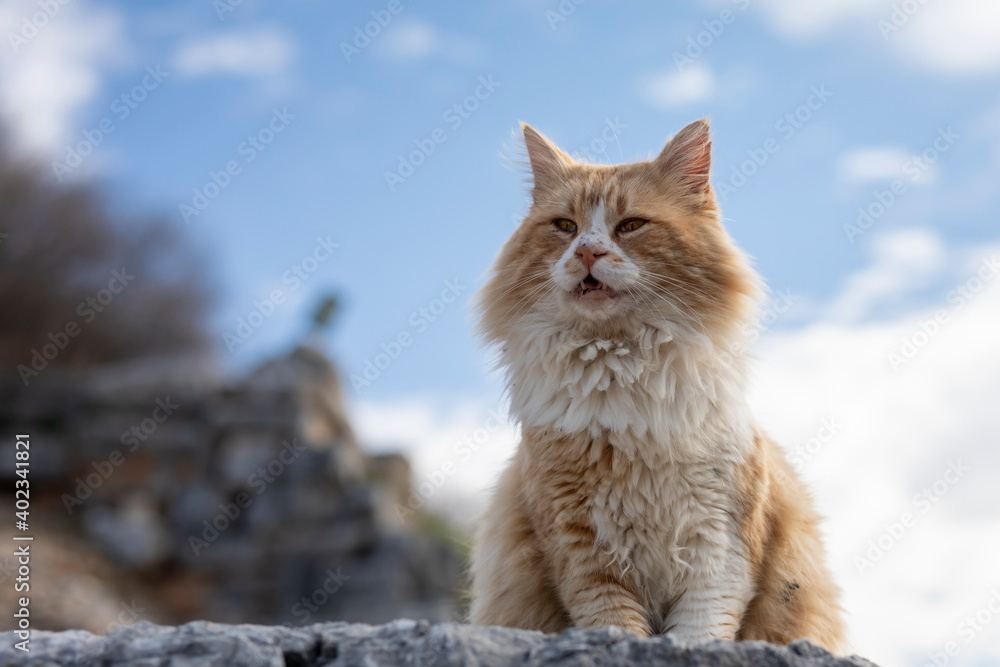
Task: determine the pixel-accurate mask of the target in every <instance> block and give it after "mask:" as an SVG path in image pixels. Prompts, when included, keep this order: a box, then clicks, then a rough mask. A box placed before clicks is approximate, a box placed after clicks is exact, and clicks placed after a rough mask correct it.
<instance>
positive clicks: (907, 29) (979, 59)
mask: <svg viewBox="0 0 1000 667" xmlns="http://www.w3.org/2000/svg"><path fill="white" fill-rule="evenodd" d="M890 40H891V41H893V42H896V43H897V46H898V48H899V50H900V51H901V52H902V53H903V54H904V55H905V56H907V57H908V58H910V59H912V60H914V61H915V62H918V63H920V64H921V65H923V66H925V67H927V68H928V69H932V70H936V71H940V72H944V73H949V74H966V73H973V74H978V73H986V72H992V71H996V70H997V69H1000V3H997V2H996V1H995V0H950V1H949V2H930V3H928V4H927V5H926V6H925V7H923V8H921V9H920V11H919V12H918V13H917V14H916V15H915V16H914V18H913V20H912V21H911V22H910V24H907V25H904V26H902V27H901V28H900V29H899V31H898V32H894V33H891V34H890Z"/></svg>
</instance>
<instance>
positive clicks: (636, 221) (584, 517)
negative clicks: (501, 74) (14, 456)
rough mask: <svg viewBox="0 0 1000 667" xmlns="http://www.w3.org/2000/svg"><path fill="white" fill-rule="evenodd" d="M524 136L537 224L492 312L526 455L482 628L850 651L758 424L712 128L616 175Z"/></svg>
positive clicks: (486, 549) (740, 258) (481, 547)
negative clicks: (799, 643) (603, 630)
mask: <svg viewBox="0 0 1000 667" xmlns="http://www.w3.org/2000/svg"><path fill="white" fill-rule="evenodd" d="M522 129H523V131H524V140H525V145H526V148H527V153H528V159H529V161H530V165H531V172H532V181H533V186H532V193H531V194H532V205H531V209H530V211H529V213H528V215H527V217H526V218H525V219H524V221H523V222H522V223H521V225H520V226H519V227H518V229H517V230H516V231H515V232H514V234H513V236H512V237H511V238H510V239H509V240H508V241H507V243H506V244H505V245H504V247H503V249H502V250H501V251H500V255H499V257H498V258H497V260H496V264H495V265H494V267H493V274H492V276H491V278H490V280H489V281H488V283H487V284H486V285H485V286H484V288H483V289H482V291H481V292H480V294H479V301H478V307H479V311H480V313H481V317H482V319H481V330H482V332H483V335H484V337H485V338H486V340H487V341H488V342H489V343H490V344H491V345H495V346H496V348H497V350H498V355H499V362H500V366H501V367H502V368H503V370H504V371H505V376H506V381H507V389H508V393H509V396H510V400H511V412H512V414H513V416H514V417H515V418H516V419H517V420H518V421H519V422H520V424H521V430H522V440H521V443H520V445H519V448H518V451H517V453H516V454H515V456H514V458H513V460H512V461H511V463H510V465H509V467H508V468H507V469H506V471H504V473H503V474H502V476H501V478H500V481H499V483H498V487H497V489H496V493H495V495H494V497H493V499H492V501H491V504H490V506H489V507H488V509H487V511H486V514H485V517H484V518H483V520H482V523H481V525H480V527H479V530H478V535H477V538H476V544H475V549H474V553H473V568H472V574H473V588H472V594H473V603H472V612H471V620H472V622H473V623H476V624H479V625H501V626H510V627H518V628H529V629H534V630H542V631H545V632H557V631H561V630H563V629H565V628H568V627H573V626H575V627H581V628H593V627H602V626H611V625H614V626H618V627H620V628H624V629H625V630H629V631H631V632H634V633H635V634H637V635H640V636H643V637H646V636H649V635H651V634H659V633H667V632H669V633H672V634H673V635H674V636H675V637H677V638H679V639H682V640H686V641H703V640H708V639H712V638H719V639H743V640H746V639H760V640H766V641H771V642H777V643H788V642H790V641H792V640H795V639H798V638H802V637H805V638H808V639H810V640H812V641H813V642H816V643H818V644H820V645H822V646H825V647H826V648H828V649H830V650H832V651H839V650H841V649H842V642H843V627H842V622H841V618H840V609H839V606H838V590H837V587H836V586H835V584H834V583H833V581H832V580H831V577H830V574H829V573H828V572H827V570H826V569H825V566H824V562H823V561H824V554H823V547H822V544H821V541H820V537H819V534H818V528H817V517H816V515H815V513H814V511H813V509H812V501H811V499H810V497H809V494H808V492H807V491H806V489H805V488H804V487H803V485H802V483H801V482H800V481H799V480H798V478H797V476H796V475H795V473H794V471H793V470H792V468H791V467H790V466H789V464H788V462H787V461H786V460H785V458H784V456H783V455H782V453H781V451H780V450H779V449H778V447H777V446H776V445H775V444H774V443H773V442H772V441H771V440H769V439H768V437H767V436H766V435H765V434H764V433H763V432H762V431H761V430H760V429H759V428H758V427H757V426H756V424H755V423H754V419H753V417H752V416H751V414H750V411H749V409H748V406H747V360H746V358H745V355H744V354H743V351H744V349H745V344H746V342H747V341H748V339H749V336H750V335H751V333H752V332H753V330H754V327H753V322H754V317H755V312H756V303H757V300H758V297H759V294H760V282H759V278H758V276H757V274H756V273H755V272H754V271H753V270H752V269H751V268H750V266H749V264H748V261H747V259H746V257H745V256H744V255H743V253H742V252H740V251H739V250H738V249H737V248H736V247H735V245H734V244H733V242H732V241H731V240H730V238H729V236H728V235H727V233H726V232H725V230H724V229H723V227H722V225H721V224H720V216H719V208H718V206H717V204H716V201H715V198H714V195H713V192H712V188H711V186H710V185H709V167H710V164H711V141H710V138H709V128H708V124H707V123H706V122H704V121H698V122H695V123H692V124H691V125H688V126H687V127H685V128H684V129H683V130H681V131H680V132H679V133H678V134H677V135H676V136H675V137H673V139H671V140H670V141H669V142H668V143H667V145H666V146H665V147H664V148H663V151H662V152H661V153H660V154H659V155H658V156H657V157H656V159H654V160H652V161H649V162H636V163H632V164H622V165H614V166H604V165H593V164H581V163H578V162H574V161H573V160H572V159H571V158H570V157H569V156H568V155H566V154H565V153H563V152H562V151H561V150H559V149H558V148H557V147H556V146H554V145H553V144H552V143H551V142H549V141H548V140H547V139H546V138H545V137H543V136H542V135H541V134H539V133H538V132H537V131H536V130H534V129H533V128H531V127H530V126H527V125H524V126H523V127H522Z"/></svg>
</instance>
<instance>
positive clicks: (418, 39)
mask: <svg viewBox="0 0 1000 667" xmlns="http://www.w3.org/2000/svg"><path fill="white" fill-rule="evenodd" d="M374 51H375V53H376V54H377V55H378V56H379V57H380V58H383V59H385V60H419V59H422V58H427V57H431V56H435V57H441V58H445V59H447V60H451V61H454V62H458V63H462V64H468V65H475V64H478V63H480V62H482V60H483V57H484V55H485V50H484V48H483V45H482V44H481V43H480V42H479V41H477V40H475V39H472V38H470V37H466V36H465V35H460V34H457V33H450V32H445V31H444V30H441V29H440V28H438V27H436V26H434V25H432V24H430V23H427V22H426V21H422V20H419V19H415V18H412V17H410V18H402V19H399V20H398V21H397V22H395V23H393V24H392V25H391V26H390V27H389V28H387V29H386V31H385V33H383V34H382V35H380V36H378V37H376V38H375V46H374Z"/></svg>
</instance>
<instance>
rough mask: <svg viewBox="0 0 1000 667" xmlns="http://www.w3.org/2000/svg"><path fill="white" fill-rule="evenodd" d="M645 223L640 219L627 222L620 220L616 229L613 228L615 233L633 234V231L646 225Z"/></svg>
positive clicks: (631, 219)
mask: <svg viewBox="0 0 1000 667" xmlns="http://www.w3.org/2000/svg"><path fill="white" fill-rule="evenodd" d="M646 222H647V221H646V220H643V219H642V218H629V219H628V220H622V221H621V222H619V223H618V227H616V228H615V231H618V232H634V231H635V230H637V229H639V228H640V227H642V226H643V225H644V224H646Z"/></svg>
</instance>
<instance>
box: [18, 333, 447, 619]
mask: <svg viewBox="0 0 1000 667" xmlns="http://www.w3.org/2000/svg"><path fill="white" fill-rule="evenodd" d="M210 375H211V374H209V373H205V372H204V369H199V368H197V367H192V368H183V367H178V366H177V364H176V363H169V364H167V365H166V366H159V367H158V366H157V365H156V364H155V363H153V362H144V363H142V364H132V365H130V366H127V367H124V366H123V367H116V368H104V369H101V370H99V371H97V372H93V373H90V374H88V375H86V376H82V377H76V378H68V377H64V376H57V375H55V371H51V372H50V373H49V374H47V376H43V377H40V378H37V379H36V381H34V382H33V383H32V386H31V387H30V388H27V389H26V388H24V387H23V386H20V382H19V381H17V379H16V378H15V379H14V380H13V381H12V382H10V383H7V384H4V385H2V386H0V425H2V426H3V427H4V428H3V431H4V432H7V433H14V432H17V433H28V434H29V435H30V436H31V442H32V448H31V451H32V457H31V461H32V469H31V479H32V530H33V531H41V533H40V535H39V536H38V537H36V542H35V547H36V550H37V551H43V550H49V551H52V550H59V549H62V550H73V549H75V550H78V551H79V553H80V558H79V559H78V562H79V563H80V564H81V567H80V572H79V573H78V575H79V576H77V577H75V578H74V577H73V576H70V577H69V578H68V579H67V577H66V576H65V572H63V573H62V576H61V578H55V577H54V576H53V577H49V580H50V581H51V580H57V581H61V582H62V583H61V584H60V586H62V587H63V588H64V589H65V590H69V589H68V588H67V586H69V587H72V585H75V584H77V583H79V582H81V581H82V582H88V585H90V588H86V586H84V588H83V589H81V590H83V591H87V590H89V591H90V593H89V595H90V597H92V598H94V603H93V607H94V609H98V608H100V605H99V604H98V602H97V598H98V597H101V600H102V601H103V602H102V604H104V606H109V605H110V608H111V609H112V610H115V613H116V614H119V615H120V613H119V612H118V611H117V610H118V608H119V607H120V605H116V604H114V597H115V596H116V595H117V596H118V597H119V598H121V601H123V602H124V603H125V604H129V602H128V600H129V599H132V600H135V599H139V600H140V601H139V602H136V603H135V604H134V606H135V607H137V608H141V609H142V610H143V611H142V612H140V613H133V614H132V616H137V617H140V618H143V619H145V620H154V621H159V622H164V623H178V622H184V621H188V620H193V619H207V620H214V621H220V622H231V623H246V622H251V623H267V624H272V623H289V624H302V623H306V622H316V621H322V620H348V621H361V622H370V623H379V622H384V621H388V620H390V619H393V618H399V617H409V618H417V619H421V618H425V619H429V620H431V621H445V620H455V619H457V617H458V616H459V614H460V602H459V601H460V598H461V596H460V588H461V577H462V571H463V562H462V557H461V556H460V554H459V550H457V549H456V548H455V546H454V544H453V543H451V542H449V540H446V539H442V538H441V537H440V536H432V535H431V534H424V533H421V532H420V531H418V530H414V529H413V528H411V527H406V526H400V525H398V524H397V523H396V522H395V520H394V519H393V518H392V517H394V516H396V513H394V512H393V509H392V508H393V507H394V506H395V503H396V502H397V501H398V499H399V498H405V497H407V496H408V494H409V488H408V484H409V464H408V463H407V461H406V459H405V458H403V457H400V456H395V455H386V456H379V457H369V456H366V455H365V454H364V452H363V451H362V450H361V449H360V448H359V446H358V444H357V442H356V440H355V437H354V434H353V430H352V429H351V427H350V422H349V420H348V418H347V416H346V414H345V413H344V408H343V403H342V396H341V385H340V381H339V378H338V377H337V374H336V371H335V370H334V368H333V367H332V365H330V364H329V362H328V361H326V360H325V359H324V358H323V356H322V355H320V354H319V353H318V352H316V351H314V350H311V349H309V348H300V349H298V350H296V351H295V352H294V353H292V354H291V355H289V356H288V357H286V358H283V359H279V360H275V361H272V362H269V363H267V364H265V365H264V366H263V367H261V368H260V369H258V370H257V371H256V372H255V373H253V374H252V375H251V376H250V377H248V378H247V379H246V380H245V381H243V382H240V383H238V384H237V385H229V386H226V385H222V384H219V383H217V382H215V381H214V380H212V379H211V377H210ZM3 447H4V449H3V450H0V460H2V461H3V462H4V465H3V466H2V467H0V485H2V488H3V493H4V494H9V493H11V492H12V489H13V479H12V478H11V477H10V475H11V474H12V471H13V470H14V466H13V449H12V447H13V445H12V443H8V442H5V443H3ZM45 535H50V536H51V539H48V540H46V538H45ZM70 544H74V545H76V546H69V545H70ZM84 552H86V558H84V557H83V554H84ZM64 555H65V556H69V558H68V559H67V558H64V559H63V561H62V563H63V564H62V565H61V566H60V567H61V568H66V567H69V568H70V569H71V570H72V568H73V563H74V559H73V558H72V556H71V554H64ZM95 559H96V560H97V561H100V563H99V564H98V565H94V564H93V563H92V561H94V560H95ZM85 562H86V563H89V564H88V565H87V567H86V568H84V567H83V563H85ZM0 569H2V563H0ZM45 580H46V573H45V572H41V571H39V572H36V573H35V579H34V581H35V582H37V583H36V584H35V585H36V586H44V585H45V583H44V582H45ZM67 582H69V584H67ZM95 584H97V585H99V586H98V588H100V587H103V590H105V593H104V594H103V597H102V596H101V595H98V593H97V592H95V589H94V585H95ZM5 588H6V587H5ZM87 595H88V594H87V593H86V592H83V593H79V596H80V597H81V600H82V599H85V598H86V597H87ZM58 597H59V596H58V595H50V596H49V597H48V598H47V599H51V600H54V599H57V598H58ZM105 598H106V599H105ZM38 599H39V600H43V599H46V598H45V596H44V595H43V596H42V597H41V598H38ZM81 604H86V602H83V601H81ZM39 613H40V614H41V617H42V618H43V621H42V624H43V625H44V626H46V627H48V628H51V629H59V628H61V627H81V625H80V624H81V620H80V614H79V613H77V614H76V615H67V614H66V613H60V612H58V611H57V610H53V609H52V608H46V609H42V610H40V611H39ZM105 616H106V614H105V615H97V616H95V617H94V618H93V623H90V624H89V625H90V627H87V628H86V629H91V630H92V631H98V632H100V631H103V630H106V629H107V628H106V627H105V626H106V625H107V623H106V622H105V618H104V617H105ZM134 620H138V618H134V619H131V620H128V621H125V620H122V619H119V623H121V622H125V623H128V622H134ZM36 627H37V626H36Z"/></svg>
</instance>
